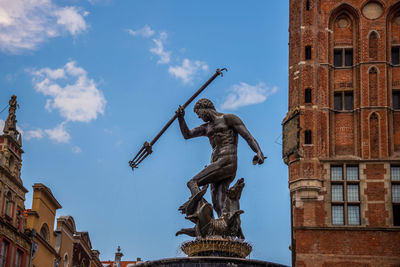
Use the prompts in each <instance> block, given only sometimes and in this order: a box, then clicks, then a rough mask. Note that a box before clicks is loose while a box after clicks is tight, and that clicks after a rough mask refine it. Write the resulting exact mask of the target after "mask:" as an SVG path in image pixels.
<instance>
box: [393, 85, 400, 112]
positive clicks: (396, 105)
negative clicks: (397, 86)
mask: <svg viewBox="0 0 400 267" xmlns="http://www.w3.org/2000/svg"><path fill="white" fill-rule="evenodd" d="M392 101H393V109H400V90H396V91H393V92H392Z"/></svg>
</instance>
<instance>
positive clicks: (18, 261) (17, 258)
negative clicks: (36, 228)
mask: <svg viewBox="0 0 400 267" xmlns="http://www.w3.org/2000/svg"><path fill="white" fill-rule="evenodd" d="M23 255H24V253H23V252H22V251H21V250H19V249H17V253H16V255H15V263H14V266H15V267H22V256H23Z"/></svg>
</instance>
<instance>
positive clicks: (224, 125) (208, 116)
mask: <svg viewBox="0 0 400 267" xmlns="http://www.w3.org/2000/svg"><path fill="white" fill-rule="evenodd" d="M194 112H195V113H196V114H197V115H198V117H199V118H200V119H202V120H203V121H204V122H205V123H204V124H202V125H200V126H199V127H196V128H193V129H189V128H188V126H187V124H186V122H185V119H184V116H185V111H184V108H183V107H179V108H178V110H177V111H176V114H177V117H178V121H179V126H180V129H181V132H182V135H183V137H184V138H185V139H190V138H195V137H200V136H206V137H208V139H209V141H210V144H211V147H212V155H211V163H210V164H209V165H208V166H206V167H205V168H204V169H203V170H202V171H200V172H199V173H198V174H197V175H195V176H194V177H193V178H192V179H191V180H190V181H189V182H188V183H187V186H188V187H189V189H190V192H191V197H190V198H189V200H188V201H186V202H185V203H184V204H183V205H181V206H180V207H179V210H180V211H181V212H182V213H183V214H186V219H188V220H190V221H191V222H193V223H194V224H195V227H193V228H184V229H181V230H180V231H178V232H177V233H176V235H179V234H186V235H189V236H193V237H198V238H205V237H210V236H222V237H227V238H239V239H244V235H243V232H242V229H241V226H240V214H242V213H243V212H244V211H242V210H241V209H240V205H239V199H240V196H241V193H242V190H243V187H244V179H243V178H241V179H239V180H238V181H237V182H236V184H235V185H234V186H232V187H231V188H229V185H230V183H231V182H232V181H233V180H234V179H235V176H236V170H237V145H238V136H239V135H240V136H242V137H243V138H244V139H245V140H246V141H247V143H248V145H249V146H250V148H251V149H252V150H253V151H254V152H255V153H256V155H255V156H254V157H253V164H262V163H264V159H265V157H264V154H263V152H262V151H261V149H260V146H259V145H258V143H257V141H256V140H255V139H254V137H253V136H252V135H251V134H250V132H249V131H248V130H247V128H246V126H245V125H244V123H243V122H242V121H241V120H240V119H239V118H238V117H237V116H235V115H233V114H224V113H220V112H217V111H216V110H215V107H214V104H213V103H212V102H211V101H210V100H208V99H200V100H199V101H198V102H197V103H196V104H195V106H194ZM208 185H211V198H212V203H213V205H211V204H210V203H208V202H207V201H206V200H205V199H204V198H203V195H204V194H205V192H206V190H207V188H208ZM200 187H202V188H201V189H200ZM213 208H214V210H215V211H216V213H217V215H218V218H216V219H214V217H213Z"/></svg>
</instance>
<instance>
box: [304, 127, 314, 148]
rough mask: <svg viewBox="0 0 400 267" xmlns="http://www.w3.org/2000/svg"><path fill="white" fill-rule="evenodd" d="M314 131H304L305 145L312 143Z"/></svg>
mask: <svg viewBox="0 0 400 267" xmlns="http://www.w3.org/2000/svg"><path fill="white" fill-rule="evenodd" d="M312 139H313V138H312V131H311V130H305V131H304V144H305V145H312Z"/></svg>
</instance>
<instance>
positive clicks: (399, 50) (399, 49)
mask: <svg viewBox="0 0 400 267" xmlns="http://www.w3.org/2000/svg"><path fill="white" fill-rule="evenodd" d="M394 50H397V63H394V62H393V60H394V58H393V51H394ZM390 63H391V64H392V65H393V66H400V44H397V45H392V48H391V50H390Z"/></svg>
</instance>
